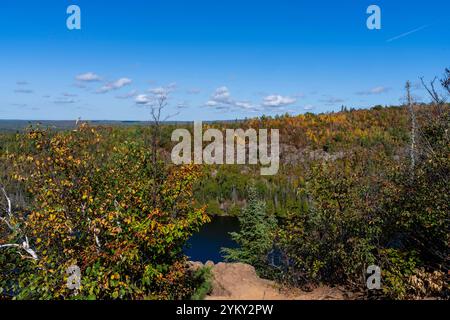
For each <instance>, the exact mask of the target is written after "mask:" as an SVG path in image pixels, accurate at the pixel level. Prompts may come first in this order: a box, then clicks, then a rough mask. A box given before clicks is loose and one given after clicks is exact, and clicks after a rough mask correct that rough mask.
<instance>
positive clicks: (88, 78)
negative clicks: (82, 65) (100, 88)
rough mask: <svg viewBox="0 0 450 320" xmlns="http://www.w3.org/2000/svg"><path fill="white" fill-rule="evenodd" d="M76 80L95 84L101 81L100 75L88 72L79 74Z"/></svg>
mask: <svg viewBox="0 0 450 320" xmlns="http://www.w3.org/2000/svg"><path fill="white" fill-rule="evenodd" d="M75 80H77V81H82V82H95V81H101V80H102V79H101V78H100V76H99V75H97V74H95V73H93V72H86V73H82V74H79V75H77V76H76V77H75Z"/></svg>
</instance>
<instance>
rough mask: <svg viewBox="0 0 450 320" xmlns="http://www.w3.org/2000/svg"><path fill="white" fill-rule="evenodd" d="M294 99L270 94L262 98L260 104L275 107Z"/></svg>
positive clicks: (291, 102) (293, 101)
mask: <svg viewBox="0 0 450 320" xmlns="http://www.w3.org/2000/svg"><path fill="white" fill-rule="evenodd" d="M296 101H297V100H296V99H295V98H291V97H287V96H281V95H278V94H272V95H268V96H267V97H265V98H264V101H263V103H262V105H263V106H264V107H271V108H277V107H283V106H287V105H290V104H293V103H295V102H296Z"/></svg>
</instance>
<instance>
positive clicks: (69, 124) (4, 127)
mask: <svg viewBox="0 0 450 320" xmlns="http://www.w3.org/2000/svg"><path fill="white" fill-rule="evenodd" d="M80 121H81V122H87V123H90V124H93V125H97V126H98V125H100V126H149V125H151V124H152V121H139V120H80ZM241 121H244V120H213V121H203V123H217V122H223V123H230V122H241ZM192 122H193V121H164V122H163V123H164V124H174V125H177V124H178V125H181V124H191V123H192ZM75 123H76V120H1V119H0V131H3V132H5V131H9V132H11V131H23V130H24V129H26V128H28V127H29V126H31V125H33V126H36V125H40V126H42V127H44V128H51V129H55V130H67V129H73V128H75Z"/></svg>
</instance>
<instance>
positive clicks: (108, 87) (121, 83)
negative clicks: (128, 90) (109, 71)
mask: <svg viewBox="0 0 450 320" xmlns="http://www.w3.org/2000/svg"><path fill="white" fill-rule="evenodd" d="M131 82H132V80H131V79H129V78H120V79H118V80H116V81H113V82H109V83H107V84H105V85H104V86H103V87H101V88H100V89H98V90H97V93H106V92H109V91H112V90H117V89H120V88H122V87H125V86H127V85H129V84H131Z"/></svg>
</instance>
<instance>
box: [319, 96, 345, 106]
mask: <svg viewBox="0 0 450 320" xmlns="http://www.w3.org/2000/svg"><path fill="white" fill-rule="evenodd" d="M325 97H326V98H325V99H321V100H319V101H320V102H323V103H325V104H326V105H328V106H330V105H335V104H338V103H343V102H345V99H341V98H336V97H332V96H325Z"/></svg>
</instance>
